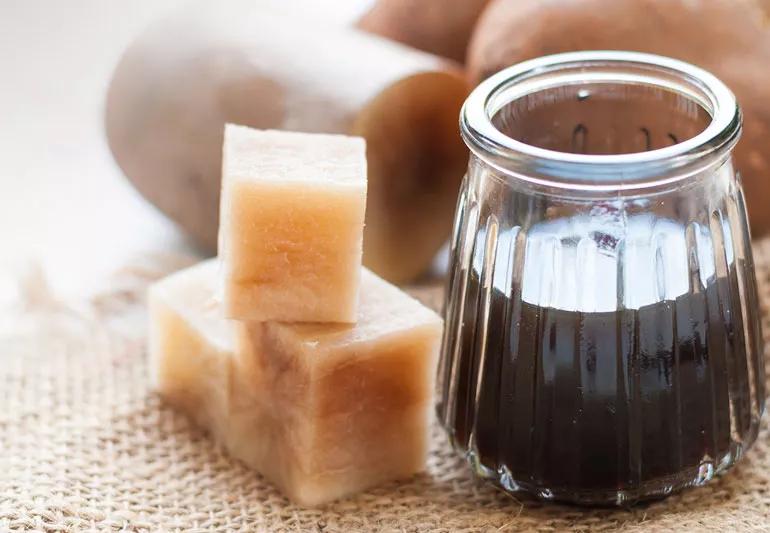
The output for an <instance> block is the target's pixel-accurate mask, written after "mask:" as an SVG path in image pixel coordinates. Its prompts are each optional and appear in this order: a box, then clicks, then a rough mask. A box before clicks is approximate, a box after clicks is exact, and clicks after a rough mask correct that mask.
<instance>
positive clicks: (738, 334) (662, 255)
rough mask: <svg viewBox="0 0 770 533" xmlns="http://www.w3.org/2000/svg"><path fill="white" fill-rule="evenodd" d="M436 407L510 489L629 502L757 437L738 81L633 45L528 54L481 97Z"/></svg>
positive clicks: (470, 118) (458, 444)
mask: <svg viewBox="0 0 770 533" xmlns="http://www.w3.org/2000/svg"><path fill="white" fill-rule="evenodd" d="M461 129H462V134H463V137H464V139H465V142H466V143H467V145H468V146H469V148H470V150H471V160H470V164H469V169H468V173H467V175H466V177H465V181H464V184H463V187H462V191H461V194H460V198H459V204H458V208H457V213H456V219H455V228H454V235H453V240H452V251H451V254H452V259H451V261H452V267H451V272H450V276H449V281H448V287H447V298H446V302H447V305H446V307H445V321H446V322H445V336H444V340H443V345H442V357H441V364H440V367H439V375H438V387H439V400H438V415H439V419H440V421H441V423H442V425H443V426H444V427H445V428H446V430H447V432H448V433H449V435H450V437H451V441H452V444H453V446H454V447H455V449H457V450H458V451H459V452H461V453H462V454H463V455H464V456H465V457H466V458H467V460H468V462H469V463H470V464H471V466H472V468H473V470H474V471H475V473H476V474H477V475H479V476H481V477H483V478H486V479H489V480H492V481H494V482H495V483H497V484H499V485H500V486H501V487H502V488H503V489H505V490H507V491H511V492H518V491H524V492H529V493H532V494H534V495H536V496H538V497H541V498H545V499H557V500H565V501H571V502H576V503H584V504H622V503H628V502H633V501H637V500H640V499H646V498H651V497H657V496H662V495H666V494H669V493H670V492H672V491H674V490H677V489H681V488H683V487H686V486H693V485H700V484H703V483H705V482H707V481H708V480H709V479H711V478H712V477H713V476H715V475H717V474H719V473H721V472H724V471H725V470H727V469H728V468H730V466H732V465H733V464H734V463H735V461H737V460H738V459H739V458H740V457H741V455H742V454H743V453H744V452H745V451H746V449H747V448H748V447H749V446H751V444H752V442H753V441H754V440H755V438H756V436H757V431H758V424H759V420H760V417H761V414H762V412H763V410H764V398H765V391H764V376H765V373H764V369H763V364H764V362H763V344H762V335H761V331H760V321H759V315H758V313H759V310H758V302H757V290H756V280H755V273H754V265H753V259H752V252H751V246H750V237H749V228H748V222H747V217H746V207H745V202H744V197H743V192H742V190H741V184H740V179H739V177H738V176H737V174H736V173H735V170H734V168H733V164H732V161H731V151H732V149H733V147H734V146H735V144H736V142H737V140H738V137H739V134H740V129H741V115H740V111H739V109H738V106H737V104H736V102H735V98H734V96H733V95H732V93H731V92H730V91H729V90H728V89H727V87H726V86H725V85H724V84H723V83H722V82H720V81H719V80H718V79H716V78H715V77H714V76H712V75H711V74H709V73H707V72H705V71H703V70H701V69H699V68H696V67H694V66H692V65H689V64H687V63H683V62H680V61H675V60H672V59H668V58H663V57H659V56H652V55H647V54H638V53H630V52H580V53H570V54H560V55H555V56H549V57H544V58H540V59H536V60H533V61H528V62H525V63H522V64H519V65H516V66H513V67H511V68H508V69H506V70H504V71H502V72H500V73H498V74H496V75H494V76H492V77H491V78H489V79H488V80H486V81H485V82H483V83H482V84H481V85H480V86H479V87H478V88H476V89H475V90H474V91H473V93H472V94H471V95H470V96H469V98H468V100H467V101H466V103H465V106H464V108H463V111H462V115H461Z"/></svg>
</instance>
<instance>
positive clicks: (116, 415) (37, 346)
mask: <svg viewBox="0 0 770 533" xmlns="http://www.w3.org/2000/svg"><path fill="white" fill-rule="evenodd" d="M755 254H756V259H757V264H758V278H759V283H760V294H761V301H762V314H763V325H764V330H765V332H770V323H768V322H769V321H770V240H768V241H763V242H762V243H758V244H757V245H756V246H755ZM189 261H190V260H189V259H185V258H158V257H154V258H146V259H143V260H142V261H140V262H138V263H137V264H136V265H133V266H132V267H130V268H127V269H126V270H125V271H124V272H122V273H119V275H118V276H117V277H116V279H115V280H114V282H113V283H111V285H110V287H109V289H108V290H106V291H105V292H103V293H101V294H98V295H97V296H95V297H92V298H90V299H88V302H87V303H84V304H82V305H80V306H77V305H75V306H73V305H71V304H67V305H65V304H63V303H61V302H58V301H57V300H56V299H54V298H53V297H51V295H50V293H49V292H48V291H46V289H45V285H44V283H42V280H39V279H30V280H27V283H26V287H25V289H24V290H23V291H22V292H23V294H24V299H23V301H22V302H21V304H20V306H19V307H18V308H15V309H14V310H10V311H6V312H3V313H2V314H0V397H2V403H1V404H0V406H1V407H0V531H7V530H8V531H33V530H36V531H89V530H93V531H105V530H106V531H110V530H115V531H121V530H125V531H230V530H243V531H246V530H248V531H254V530H256V531H328V532H331V531H345V532H348V531H350V532H353V531H414V532H417V531H420V532H422V531H429V532H433V531H446V532H450V531H498V530H502V531H507V530H511V531H616V530H622V531H631V532H636V531H672V530H673V531H719V532H726V531H770V452H769V450H770V442H769V439H770V432H769V431H768V429H767V421H765V423H764V424H763V429H762V431H761V434H760V436H759V439H758V441H757V443H756V444H755V445H754V447H753V448H752V449H751V450H750V451H749V452H748V454H747V455H746V457H745V458H744V460H743V461H742V462H741V464H740V465H739V466H738V467H736V468H735V469H734V470H733V471H731V472H730V473H729V474H728V475H726V476H724V477H723V478H721V479H718V480H715V481H714V482H712V483H710V484H708V485H707V486H706V487H703V488H700V489H695V490H688V491H685V492H682V493H680V494H676V495H674V496H672V497H670V498H668V499H666V500H663V501H659V502H655V503H652V504H647V505H642V506H637V507H633V508H630V509H618V510H615V509H580V508H577V507H568V506H560V505H554V504H545V503H540V502H536V501H531V500H523V501H517V500H514V499H513V498H511V497H509V496H506V495H505V494H503V493H501V492H499V491H497V490H495V489H493V488H491V487H489V486H487V485H484V484H482V483H479V482H476V481H474V480H473V479H472V478H471V477H470V475H469V471H468V469H467V467H466V466H465V464H464V463H463V462H462V461H461V460H459V459H457V458H456V457H455V456H454V455H453V453H452V452H451V450H450V449H449V446H448V445H447V443H446V439H445V438H444V436H443V435H442V434H441V433H440V431H439V430H438V429H435V430H434V435H433V447H432V451H431V454H430V458H429V462H428V466H427V469H426V471H425V472H424V473H422V474H420V475H417V476H415V477H414V478H412V479H410V480H406V481H403V482H399V483H392V484H389V485H387V486H382V487H379V488H377V489H374V490H371V491H368V492H366V493H364V494H361V495H359V496H357V497H354V498H351V499H347V500H344V501H339V502H336V503H334V504H331V505H329V506H327V507H325V508H323V509H315V510H304V509H300V508H297V507H295V506H293V505H291V504H290V503H288V502H287V501H286V500H285V499H284V498H283V497H282V496H281V495H280V494H279V493H278V492H276V491H275V490H274V489H273V488H272V487H271V486H270V485H269V484H267V483H266V482H265V481H263V480H262V479H261V478H260V476H259V475H257V474H255V473H254V472H252V471H250V470H248V469H247V468H246V467H245V466H243V465H242V464H240V463H239V462H237V461H233V460H231V459H229V458H228V457H227V456H226V455H224V454H223V453H222V452H221V451H220V450H219V449H218V448H217V447H216V446H214V445H213V444H212V443H211V442H210V441H209V440H208V439H207V438H206V436H205V434H203V433H201V432H200V431H198V430H197V429H196V428H194V427H193V426H192V425H191V424H190V423H189V422H188V421H187V419H186V418H185V417H184V416H182V415H180V414H178V413H175V412H174V411H172V410H171V409H169V408H167V407H165V406H164V405H163V404H162V403H161V401H160V400H159V399H158V398H157V397H156V396H155V395H154V394H153V393H152V392H151V391H150V390H149V389H148V378H147V368H146V365H145V345H144V338H143V334H144V330H145V326H146V324H145V319H146V318H145V315H144V301H143V298H144V291H145V288H146V286H147V283H149V282H150V281H151V280H153V279H156V278H158V277H160V276H162V275H163V274H165V273H167V272H169V271H171V270H174V269H176V268H179V267H180V266H183V265H184V264H186V263H189ZM413 292H414V293H415V294H416V296H417V297H418V298H420V299H422V300H423V301H425V302H426V303H428V304H429V305H433V306H436V305H437V303H438V301H439V299H440V294H441V291H440V289H435V288H421V289H417V290H415V291H413ZM768 368H770V365H768Z"/></svg>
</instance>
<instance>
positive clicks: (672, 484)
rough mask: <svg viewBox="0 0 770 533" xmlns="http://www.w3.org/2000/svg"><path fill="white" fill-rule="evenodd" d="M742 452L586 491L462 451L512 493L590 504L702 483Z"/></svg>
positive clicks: (622, 501) (626, 501)
mask: <svg viewBox="0 0 770 533" xmlns="http://www.w3.org/2000/svg"><path fill="white" fill-rule="evenodd" d="M744 452H745V449H744V447H743V445H741V444H739V443H733V445H732V446H731V449H730V451H728V452H727V453H725V454H724V455H722V456H721V457H719V458H718V459H717V460H715V461H703V462H701V463H700V464H699V465H697V466H694V467H690V468H687V469H684V470H682V471H681V472H678V473H677V474H675V475H672V476H666V477H661V478H656V479H652V480H649V481H645V482H643V483H641V484H640V485H639V486H638V487H635V488H631V489H606V490H602V489H595V490H585V491H583V490H575V489H571V488H557V487H547V486H544V485H539V484H534V483H532V482H530V481H523V480H519V479H515V478H514V476H513V475H512V474H511V472H510V470H509V469H508V468H507V467H505V466H503V467H500V468H498V469H497V470H494V469H491V468H489V467H487V466H485V465H483V464H482V463H481V461H480V460H479V458H478V456H477V455H476V454H474V453H473V452H470V451H469V452H466V453H464V454H462V455H464V456H465V459H466V460H467V461H468V463H469V464H470V465H471V468H472V470H473V472H474V473H475V474H476V476H478V477H479V478H481V479H483V480H484V481H486V482H488V483H491V484H492V485H495V486H496V487H497V488H499V489H501V490H502V491H503V492H506V493H508V494H510V495H513V496H519V495H527V496H531V497H533V498H535V499H537V500H542V501H552V502H558V503H566V504H573V505H582V506H591V507H623V506H629V505H634V504H638V503H643V502H647V501H652V500H660V499H663V498H665V497H667V496H670V495H671V494H674V493H675V492H679V491H681V490H683V489H686V488H690V487H699V486H702V485H705V484H706V483H708V482H709V481H710V480H712V479H713V478H715V477H716V476H719V475H722V474H724V473H725V472H726V471H727V470H729V469H730V468H731V467H732V466H733V465H734V464H735V463H736V461H737V460H738V459H740V457H741V456H742V455H743V453H744Z"/></svg>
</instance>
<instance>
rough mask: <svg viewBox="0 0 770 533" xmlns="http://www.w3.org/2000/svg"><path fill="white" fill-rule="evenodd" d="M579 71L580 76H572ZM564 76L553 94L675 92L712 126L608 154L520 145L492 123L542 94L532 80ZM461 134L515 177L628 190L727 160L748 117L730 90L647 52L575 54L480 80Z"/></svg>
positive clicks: (462, 118) (476, 150)
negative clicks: (580, 89)
mask: <svg viewBox="0 0 770 533" xmlns="http://www.w3.org/2000/svg"><path fill="white" fill-rule="evenodd" d="M575 69H578V72H577V73H573V74H568V72H569V71H570V70H573V71H574V70H575ZM634 69H636V71H637V72H636V73H634V72H633V70H634ZM624 71H625V72H624ZM629 71H630V72H629ZM559 73H563V74H564V76H563V78H564V79H563V80H561V83H558V82H559V78H558V77H557V78H556V82H557V83H553V82H552V84H551V85H549V86H548V87H549V88H550V87H554V86H558V85H559V84H565V83H572V84H576V83H581V82H585V81H606V82H616V83H620V84H622V83H644V84H648V85H657V86H660V87H663V88H666V89H668V90H673V91H676V92H679V93H681V94H682V95H684V96H686V97H688V98H690V99H692V100H693V101H695V102H696V103H697V104H698V105H700V106H702V107H703V108H704V109H705V110H706V112H708V113H709V115H710V116H711V121H710V122H709V124H708V126H707V127H706V128H705V129H704V130H703V131H701V132H700V133H698V134H697V135H695V136H694V137H691V138H689V139H686V140H684V141H682V142H679V143H676V144H674V145H671V146H666V147H664V148H658V149H654V150H648V151H644V152H633V153H626V154H607V155H605V154H601V155H598V154H577V153H568V152H559V151H555V150H549V149H546V148H540V147H538V146H533V145H530V144H526V143H524V142H521V141H517V140H516V139H514V138H512V137H510V136H508V135H506V134H504V133H503V132H502V131H500V130H499V129H498V128H497V127H496V126H495V125H494V124H493V122H492V117H493V116H494V115H495V113H496V112H497V111H499V110H500V109H501V108H502V107H503V106H504V105H506V104H508V103H510V102H512V101H514V100H515V99H517V98H520V97H522V96H525V95H527V94H532V93H533V92H535V91H536V90H537V84H536V83H535V84H534V87H535V90H533V89H531V88H530V89H529V90H527V89H526V88H523V86H524V85H525V82H527V83H529V85H533V83H532V82H533V80H535V81H536V80H537V79H538V77H542V76H547V75H554V74H559ZM517 91H518V92H517ZM511 95H513V96H512V97H511ZM460 130H461V133H462V136H463V139H464V140H465V143H466V144H467V145H468V147H469V148H470V150H471V151H472V152H473V153H474V154H475V155H476V156H477V157H479V158H480V159H481V160H482V161H484V162H485V163H487V164H489V165H491V166H493V167H494V168H496V169H497V170H498V171H500V172H501V173H502V174H504V175H507V176H509V177H511V178H514V179H523V180H526V181H530V182H533V183H535V184H540V185H546V186H552V187H558V188H570V189H587V190H604V191H607V190H625V189H637V188H646V187H654V186H659V185H663V184H669V183H672V182H676V181H680V180H682V179H685V178H687V177H688V176H692V175H695V174H697V173H699V172H700V171H702V170H703V169H704V168H706V167H707V166H709V165H712V164H714V162H715V161H719V160H723V159H725V158H726V157H727V156H728V155H729V153H730V151H731V150H732V148H733V147H734V145H735V143H736V142H737V141H738V138H739V137H740V133H741V111H740V108H739V106H738V103H737V101H736V99H735V96H734V95H733V93H732V91H731V90H730V89H729V88H728V87H727V85H725V84H724V83H723V82H722V81H721V80H720V79H719V78H717V77H716V76H714V75H713V74H711V73H710V72H708V71H706V70H704V69H702V68H700V67H696V66H694V65H692V64H690V63H686V62H684V61H680V60H677V59H672V58H668V57H664V56H659V55H654V54H645V53H640V52H627V51H584V52H569V53H563V54H555V55H550V56H544V57H540V58H537V59H532V60H529V61H524V62H522V63H518V64H516V65H513V66H511V67H508V68H506V69H503V70H502V71H500V72H498V73H496V74H494V75H492V76H491V77H489V78H487V79H486V80H484V81H483V82H481V83H480V84H479V85H478V86H477V87H476V88H475V89H474V90H473V91H472V92H471V94H470V95H469V96H468V98H467V100H466V101H465V104H464V105H463V108H462V111H461V113H460Z"/></svg>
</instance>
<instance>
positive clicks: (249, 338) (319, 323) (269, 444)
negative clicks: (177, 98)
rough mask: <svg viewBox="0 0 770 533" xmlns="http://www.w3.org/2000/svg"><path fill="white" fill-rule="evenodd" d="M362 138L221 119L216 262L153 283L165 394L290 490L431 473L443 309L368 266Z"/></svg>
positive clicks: (305, 491) (311, 492)
mask: <svg viewBox="0 0 770 533" xmlns="http://www.w3.org/2000/svg"><path fill="white" fill-rule="evenodd" d="M365 202H366V162H365V157H364V144H363V141H362V140H361V139H357V138H352V137H344V136H338V135H311V134H299V133H287V132H276V131H257V130H251V129H248V128H244V127H239V126H227V128H226V131H225V146H224V157H223V188H222V209H221V214H220V259H212V260H209V261H205V262H203V263H201V264H199V265H196V266H194V267H191V268H189V269H187V270H184V271H181V272H178V273H176V274H173V275H171V276H169V277H168V278H166V279H164V280H161V281H160V282H158V283H156V284H155V285H154V286H153V287H152V288H151V289H150V295H149V307H150V341H149V351H150V358H151V366H152V369H153V380H154V383H155V386H156V388H157V390H158V391H159V392H160V393H161V395H162V396H163V397H164V398H165V399H166V400H167V401H168V402H169V403H171V404H172V405H174V406H176V407H178V408H179V409H181V410H183V411H185V412H187V413H188V414H189V415H190V416H191V417H192V418H193V420H194V421H195V422H196V423H198V424H199V425H201V426H202V427H204V428H206V429H207V430H209V431H210V432H211V434H212V435H213V436H214V437H215V438H216V439H217V440H218V441H219V442H221V444H222V445H223V446H224V447H225V448H226V449H227V450H228V452H229V453H230V454H231V455H233V456H234V457H236V458H238V459H240V460H242V461H244V462H245V463H246V464H248V465H249V466H251V467H253V468H255V469H256V470H258V471H259V472H261V473H262V475H264V476H265V477H266V478H267V479H269V480H270V481H271V482H273V483H274V484H275V485H276V486H277V487H278V488H279V489H281V490H282V491H283V492H284V493H285V494H286V495H287V496H288V497H289V498H290V499H292V500H293V501H295V502H297V503H299V504H301V505H307V506H315V505H320V504H323V503H325V502H328V501H330V500H333V499H336V498H339V497H342V496H345V495H349V494H352V493H354V492H356V491H359V490H363V489H365V488H367V487H370V486H373V485H376V484H378V483H381V482H384V481H387V480H391V479H398V478H403V477H407V476H409V475H411V474H412V473H414V472H417V471H419V470H421V469H422V468H423V466H424V463H425V458H426V454H427V446H428V425H429V420H430V413H431V412H432V408H431V405H432V391H433V377H434V373H435V364H436V357H437V352H438V343H439V337H440V334H441V320H440V319H439V317H438V316H437V315H436V314H435V313H433V312H432V311H431V310H429V309H427V308H426V307H424V306H423V305H421V304H420V303H419V302H417V301H416V300H413V299H412V298H410V297H409V296H408V295H406V294H405V293H403V292H401V291H400V290H399V289H398V288H396V287H394V286H392V285H390V284H388V283H387V282H385V281H383V280H382V279H380V278H378V277H377V276H376V275H374V274H373V273H371V272H369V271H367V270H366V269H364V268H362V267H361V244H362V242H361V240H362V232H363V220H364V208H365V207H364V206H365Z"/></svg>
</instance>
